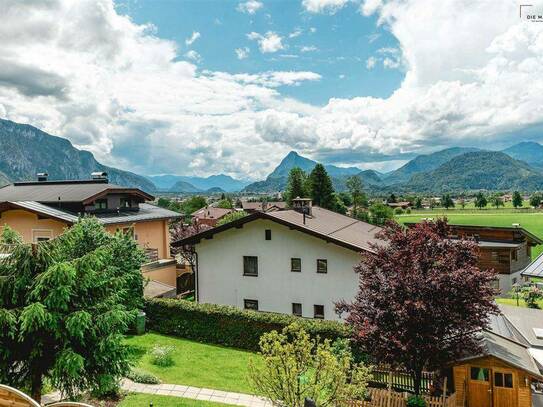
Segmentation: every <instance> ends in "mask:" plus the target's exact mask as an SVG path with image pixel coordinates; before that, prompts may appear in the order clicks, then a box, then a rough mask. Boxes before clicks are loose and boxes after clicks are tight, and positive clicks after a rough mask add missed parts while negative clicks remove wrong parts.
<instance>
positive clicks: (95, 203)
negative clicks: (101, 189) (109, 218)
mask: <svg viewBox="0 0 543 407" xmlns="http://www.w3.org/2000/svg"><path fill="white" fill-rule="evenodd" d="M102 203H105V207H103V208H102V207H101V205H100V204H102ZM94 209H96V210H104V209H108V204H107V199H97V200H96V201H94Z"/></svg>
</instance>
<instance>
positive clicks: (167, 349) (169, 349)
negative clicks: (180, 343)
mask: <svg viewBox="0 0 543 407" xmlns="http://www.w3.org/2000/svg"><path fill="white" fill-rule="evenodd" d="M172 353H173V346H160V345H155V346H153V349H151V363H152V364H153V365H156V366H160V367H168V366H173V358H172Z"/></svg>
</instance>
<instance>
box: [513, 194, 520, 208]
mask: <svg viewBox="0 0 543 407" xmlns="http://www.w3.org/2000/svg"><path fill="white" fill-rule="evenodd" d="M521 206H522V196H520V193H519V192H518V191H515V192H513V207H515V208H520V207H521Z"/></svg>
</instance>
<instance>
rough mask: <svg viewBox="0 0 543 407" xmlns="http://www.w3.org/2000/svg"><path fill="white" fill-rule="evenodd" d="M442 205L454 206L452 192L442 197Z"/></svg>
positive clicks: (446, 206)
mask: <svg viewBox="0 0 543 407" xmlns="http://www.w3.org/2000/svg"><path fill="white" fill-rule="evenodd" d="M441 206H443V207H444V208H445V209H449V208H454V201H453V200H452V198H451V195H450V194H445V195H443V196H442V197H441Z"/></svg>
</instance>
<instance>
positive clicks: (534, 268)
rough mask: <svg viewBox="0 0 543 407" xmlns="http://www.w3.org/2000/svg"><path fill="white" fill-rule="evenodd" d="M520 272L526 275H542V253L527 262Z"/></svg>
mask: <svg viewBox="0 0 543 407" xmlns="http://www.w3.org/2000/svg"><path fill="white" fill-rule="evenodd" d="M520 274H521V275H523V276H526V277H543V253H541V254H540V255H539V256H537V258H536V259H535V260H534V261H532V262H531V263H530V264H528V265H527V266H526V268H525V269H524V270H522V271H521V272H520Z"/></svg>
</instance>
